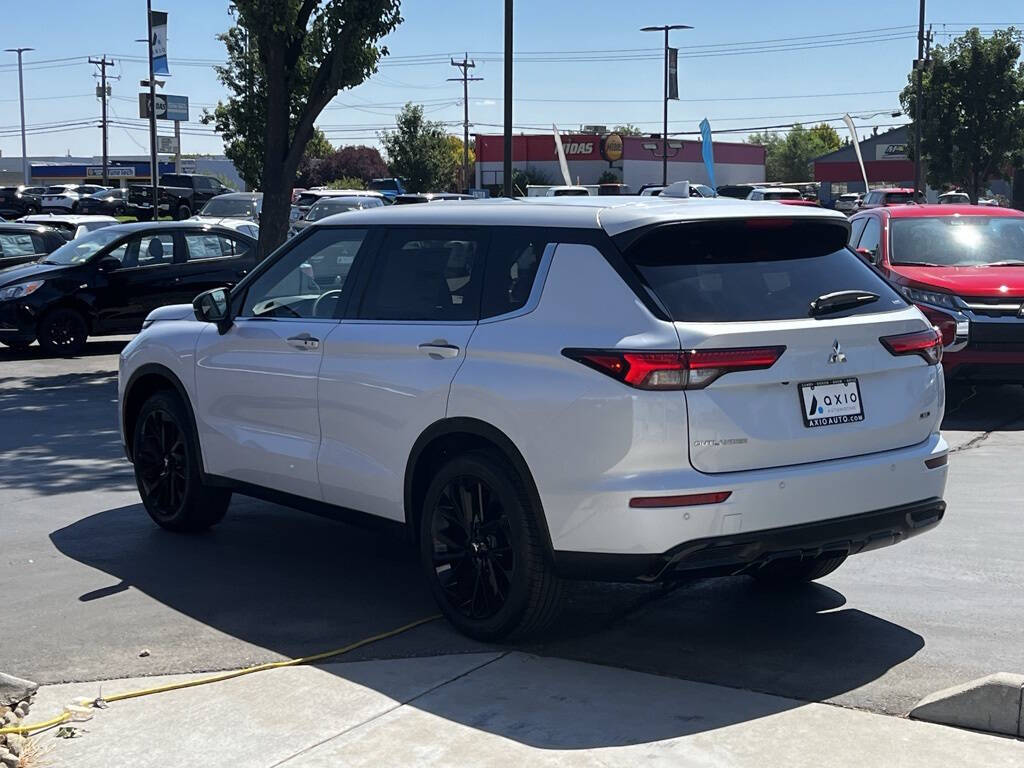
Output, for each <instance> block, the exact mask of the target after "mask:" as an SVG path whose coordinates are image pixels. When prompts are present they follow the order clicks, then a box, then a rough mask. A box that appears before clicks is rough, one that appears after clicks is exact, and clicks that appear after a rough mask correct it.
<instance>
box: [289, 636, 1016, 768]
mask: <svg viewBox="0 0 1024 768" xmlns="http://www.w3.org/2000/svg"><path fill="white" fill-rule="evenodd" d="M1018 764H1024V743H1020V742H1016V741H1010V740H1008V739H1000V738H996V737H993V736H986V735H982V734H977V733H971V732H969V731H961V730H956V729H952V728H944V727H941V726H936V725H931V724H928V723H919V722H914V721H910V720H905V719H902V718H896V717H887V716H883V715H874V714H870V713H866V712H860V711H856V710H849V709H842V708H840V707H834V706H829V705H824V704H804V703H802V702H799V701H795V700H792V699H784V698H781V697H777V696H768V695H765V694H759V693H752V692H749V691H741V690H737V689H733V688H722V687H719V686H713V685H707V684H704V683H693V682H687V681H683V680H676V679H669V678H663V677H657V676H654V675H648V674H644V673H639V672H628V671H625V670H622V669H616V668H611V667H601V666H597V665H592V664H585V663H582V662H574V661H566V660H562V659H552V658H543V657H537V656H529V655H525V654H520V653H513V654H509V655H507V656H504V657H502V658H501V659H499V660H497V661H494V662H492V663H490V664H487V665H485V666H482V667H480V668H479V669H477V670H475V671H474V672H472V673H470V674H468V675H465V676H463V677H461V678H459V679H458V680H455V681H453V682H451V683H449V684H448V685H445V686H442V687H440V688H437V689H435V690H433V691H431V692H429V693H427V694H425V695H423V696H421V697H419V698H417V699H415V700H414V701H412V702H410V703H409V704H407V705H406V706H403V707H401V708H397V709H394V710H391V711H390V712H388V713H387V714H385V715H383V716H382V717H380V718H377V719H376V720H374V721H372V722H370V723H367V724H365V725H363V726H360V727H358V728H354V729H352V730H350V731H348V732H347V733H343V734H341V735H339V736H338V737H336V738H334V739H331V740H330V741H327V742H325V743H323V744H320V745H319V746H317V747H314V748H313V749H310V750H308V751H306V752H304V753H301V754H299V755H296V756H295V757H293V758H292V759H290V760H287V761H285V762H284V763H283V764H282V768H328V767H329V768H334V767H335V766H339V765H344V766H346V768H349V767H350V766H373V767H374V768H377V766H409V765H443V766H449V765H458V766H488V767H490V766H493V767H494V768H499V767H501V768H504V766H510V765H530V766H594V765H598V766H612V765H616V766H617V765H623V766H634V765H644V766H649V765H651V766H659V765H665V766H682V765H685V766H716V767H718V766H721V767H723V768H724V767H725V766H729V767H730V768H744V766H750V768H763V767H764V766H787V768H801V767H803V766H806V767H807V768H822V766H829V768H841V767H842V766H851V767H854V766H855V767H856V768H863V766H886V767H887V768H888V767H890V766H900V767H906V768H910V767H911V766H922V767H923V766H928V768H933V767H934V766H938V765H956V766H958V767H959V768H963V767H965V766H978V767H979V768H982V767H984V768H990V767H991V766H994V765H1018Z"/></svg>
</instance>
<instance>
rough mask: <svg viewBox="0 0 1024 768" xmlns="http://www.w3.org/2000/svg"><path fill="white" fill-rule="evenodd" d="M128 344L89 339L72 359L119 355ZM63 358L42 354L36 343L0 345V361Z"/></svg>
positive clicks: (115, 340) (118, 341)
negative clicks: (17, 346) (23, 346)
mask: <svg viewBox="0 0 1024 768" xmlns="http://www.w3.org/2000/svg"><path fill="white" fill-rule="evenodd" d="M127 344H128V342H127V341H125V340H124V339H123V338H120V339H98V340H96V341H90V342H88V343H87V344H86V345H85V351H84V352H82V354H80V355H76V356H75V357H74V358H71V359H74V360H81V359H83V358H90V357H99V356H100V355H119V354H121V350H122V349H124V348H125V346H126V345H127ZM60 359H64V358H55V357H53V356H51V355H46V354H43V349H42V347H40V346H39V345H38V344H33V345H32V346H31V347H29V348H28V349H21V350H19V349H12V348H10V347H5V346H3V345H0V363H4V362H7V361H11V362H15V361H25V360H60Z"/></svg>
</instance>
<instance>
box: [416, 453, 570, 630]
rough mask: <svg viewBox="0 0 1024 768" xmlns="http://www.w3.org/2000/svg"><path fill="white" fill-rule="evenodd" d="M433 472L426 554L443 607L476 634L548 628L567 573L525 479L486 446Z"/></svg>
mask: <svg viewBox="0 0 1024 768" xmlns="http://www.w3.org/2000/svg"><path fill="white" fill-rule="evenodd" d="M432 474H433V479H432V481H431V483H430V486H429V487H428V488H427V491H426V494H425V495H424V498H423V502H422V508H421V509H422V514H421V517H420V521H419V522H420V527H419V539H420V561H421V563H422V567H423V570H424V574H425V576H426V578H427V581H428V583H429V585H430V591H431V593H433V595H434V600H435V601H436V602H437V605H438V607H439V608H440V609H441V612H442V613H444V615H445V617H446V618H447V619H448V620H449V621H450V622H451V623H452V624H453V625H455V627H456V628H457V629H458V630H459V631H460V632H462V633H463V634H466V635H468V636H470V637H473V638H476V639H478V640H485V641H494V640H505V639H512V638H518V637H524V636H528V635H533V634H535V633H538V632H540V631H541V630H543V629H544V628H545V627H546V626H547V625H548V624H549V623H550V622H551V620H552V619H553V618H554V616H555V615H556V613H557V610H558V607H559V602H560V596H561V580H560V579H559V578H558V575H557V574H556V573H555V570H554V565H553V562H552V559H551V555H550V551H549V547H548V546H547V544H546V534H545V533H543V532H542V528H541V524H540V522H539V521H540V520H541V515H542V514H543V512H542V511H541V509H540V508H539V505H537V504H536V503H534V502H533V501H531V496H530V494H529V493H527V491H526V486H525V480H524V479H523V478H522V477H521V476H520V475H519V473H518V472H517V471H516V470H515V469H514V468H513V467H512V466H511V465H510V464H509V463H508V462H507V461H505V460H504V459H503V458H502V457H501V456H499V455H498V454H497V453H496V452H493V451H487V450H473V451H469V452H467V453H464V454H461V455H456V456H454V457H452V458H451V459H449V460H448V461H447V462H446V463H444V464H443V465H441V466H439V467H437V468H436V470H432Z"/></svg>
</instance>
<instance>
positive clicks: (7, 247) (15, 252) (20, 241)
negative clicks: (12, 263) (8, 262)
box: [0, 232, 42, 259]
mask: <svg viewBox="0 0 1024 768" xmlns="http://www.w3.org/2000/svg"><path fill="white" fill-rule="evenodd" d="M41 252H42V251H41V250H39V251H37V250H36V246H35V243H33V242H32V236H31V235H30V234H29V233H27V232H26V233H24V234H22V233H20V232H19V233H18V234H11V235H0V256H3V257H5V258H8V259H9V258H12V257H14V256H33V255H34V254H36V253H41Z"/></svg>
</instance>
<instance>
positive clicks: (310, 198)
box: [295, 192, 323, 207]
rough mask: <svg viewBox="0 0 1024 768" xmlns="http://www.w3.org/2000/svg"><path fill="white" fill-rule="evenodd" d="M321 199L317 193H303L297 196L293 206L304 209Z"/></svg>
mask: <svg viewBox="0 0 1024 768" xmlns="http://www.w3.org/2000/svg"><path fill="white" fill-rule="evenodd" d="M321 197H323V195H321V194H319V193H317V192H303V193H302V194H301V195H299V199H298V200H296V201H295V204H296V205H301V206H303V207H305V206H308V205H312V204H313V203H315V202H316V201H317V200H319V199H320V198H321Z"/></svg>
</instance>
